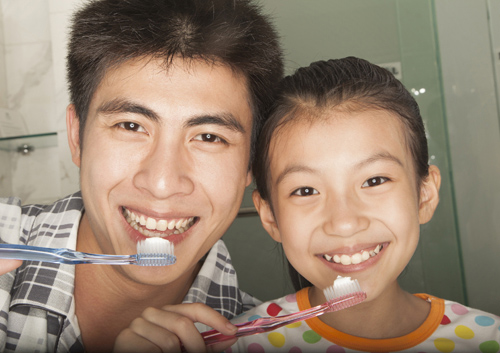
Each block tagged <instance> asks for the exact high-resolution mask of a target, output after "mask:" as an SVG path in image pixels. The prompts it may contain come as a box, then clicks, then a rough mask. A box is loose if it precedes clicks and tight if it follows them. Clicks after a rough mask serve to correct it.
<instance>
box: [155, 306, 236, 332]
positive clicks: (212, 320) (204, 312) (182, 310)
mask: <svg viewBox="0 0 500 353" xmlns="http://www.w3.org/2000/svg"><path fill="white" fill-rule="evenodd" d="M162 309H163V310H165V311H168V312H174V313H177V314H180V315H182V316H185V317H188V318H190V319H191V320H192V321H193V322H201V323H202V324H205V325H207V326H210V327H212V328H213V329H215V330H217V331H219V332H220V333H222V334H224V335H226V336H232V335H234V334H236V332H237V330H238V329H237V327H236V326H234V325H233V324H232V323H231V322H230V321H229V320H228V319H227V318H225V317H224V316H222V315H221V314H220V313H218V312H217V311H215V310H214V309H212V308H210V307H209V306H207V305H205V304H202V303H192V304H182V305H166V306H164V307H163V308H162Z"/></svg>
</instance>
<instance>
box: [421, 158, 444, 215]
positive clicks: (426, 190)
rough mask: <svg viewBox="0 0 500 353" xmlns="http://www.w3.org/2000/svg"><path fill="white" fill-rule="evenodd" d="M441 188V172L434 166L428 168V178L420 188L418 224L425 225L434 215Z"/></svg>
mask: <svg viewBox="0 0 500 353" xmlns="http://www.w3.org/2000/svg"><path fill="white" fill-rule="evenodd" d="M440 186H441V172H440V171H439V168H438V167H436V166H435V165H431V166H429V176H428V177H427V179H426V180H424V181H423V183H422V185H421V187H420V205H419V210H418V218H419V221H420V224H424V223H427V222H429V221H430V220H431V218H432V216H433V215H434V211H435V210H436V207H437V205H438V203H439V188H440Z"/></svg>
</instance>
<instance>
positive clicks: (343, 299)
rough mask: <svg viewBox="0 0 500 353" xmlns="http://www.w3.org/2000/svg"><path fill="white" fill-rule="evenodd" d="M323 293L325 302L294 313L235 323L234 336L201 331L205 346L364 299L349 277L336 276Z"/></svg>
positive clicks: (264, 330) (354, 282)
mask: <svg viewBox="0 0 500 353" xmlns="http://www.w3.org/2000/svg"><path fill="white" fill-rule="evenodd" d="M323 293H324V295H325V298H326V299H327V302H326V303H324V304H322V305H318V306H315V307H313V308H310V309H306V310H302V311H299V312H297V313H294V314H288V315H283V316H276V317H262V318H259V319H256V320H253V321H249V322H245V323H241V324H237V325H236V327H238V332H237V333H236V335H234V336H225V335H222V334H221V333H219V332H218V331H216V330H210V331H206V332H203V333H202V334H201V335H202V337H203V339H204V340H205V344H206V345H207V346H209V345H212V344H214V343H217V342H222V341H226V340H229V339H232V338H234V337H242V336H250V335H255V334H257V333H263V332H269V331H272V330H275V329H277V328H279V327H282V326H285V325H290V324H293V323H294V322H297V321H303V320H307V319H310V318H313V317H316V316H319V315H322V314H325V313H328V312H333V311H338V310H342V309H346V308H349V307H351V306H353V305H356V304H359V303H361V302H362V301H363V300H365V299H366V293H365V292H363V291H362V290H361V287H360V286H359V283H358V281H357V280H356V279H355V280H351V278H350V277H340V276H339V277H338V278H337V279H336V280H335V281H334V282H333V285H332V286H330V287H328V288H326V289H324V290H323Z"/></svg>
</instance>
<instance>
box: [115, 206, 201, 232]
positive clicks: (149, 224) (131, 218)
mask: <svg viewBox="0 0 500 353" xmlns="http://www.w3.org/2000/svg"><path fill="white" fill-rule="evenodd" d="M123 215H124V216H125V218H126V220H127V222H128V223H129V224H130V226H131V227H132V228H134V229H135V230H137V231H139V232H141V233H142V234H143V235H145V236H156V235H158V234H157V232H156V231H160V232H164V231H166V230H173V229H175V230H174V231H173V232H172V234H180V233H184V232H185V231H186V230H188V229H189V227H191V226H192V225H193V223H194V217H190V218H184V219H177V220H175V219H173V220H170V221H167V220H165V219H159V220H156V219H154V218H151V217H145V216H143V215H140V216H139V215H136V214H135V213H134V212H131V211H129V210H127V209H126V208H124V211H123ZM161 235H163V236H164V235H165V234H160V236H161Z"/></svg>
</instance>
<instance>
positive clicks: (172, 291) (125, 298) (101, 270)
mask: <svg viewBox="0 0 500 353" xmlns="http://www.w3.org/2000/svg"><path fill="white" fill-rule="evenodd" d="M87 226H88V224H87V225H86V224H85V222H82V223H81V225H80V229H81V230H83V231H85V229H82V227H83V228H84V227H87ZM79 233H80V232H79ZM79 242H80V237H79V239H78V243H79ZM78 243H77V249H78V250H79V251H87V250H88V249H86V245H81V244H78ZM200 268H201V263H198V264H195V265H194V266H193V267H192V268H191V269H190V270H188V271H186V273H185V274H183V275H182V276H180V277H179V278H177V279H176V280H175V281H174V282H171V283H168V284H164V285H150V284H144V283H138V282H136V281H134V280H132V279H131V278H129V277H127V276H126V275H124V273H123V271H121V268H120V267H119V266H107V265H78V266H76V269H75V309H76V316H77V319H78V325H79V327H80V331H81V334H82V339H83V344H84V347H85V350H86V351H87V352H93V351H111V350H112V348H113V344H114V341H115V339H116V337H117V335H118V334H119V333H120V332H121V331H122V330H124V329H125V328H127V327H128V326H129V325H130V323H131V322H132V321H133V320H134V319H135V318H137V317H140V316H141V314H142V312H143V311H144V310H145V309H146V308H148V307H155V308H161V307H163V306H165V305H172V304H180V303H182V300H183V299H184V297H185V296H186V294H187V292H188V291H189V288H190V287H191V285H192V283H193V281H194V279H195V278H196V275H197V274H198V272H199V270H200Z"/></svg>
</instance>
